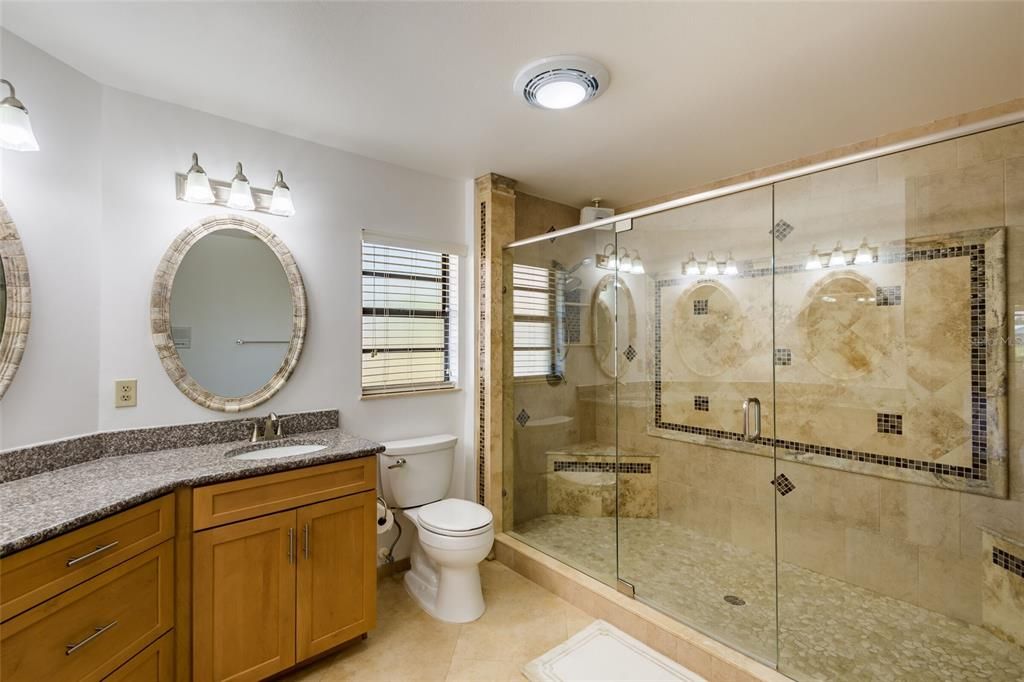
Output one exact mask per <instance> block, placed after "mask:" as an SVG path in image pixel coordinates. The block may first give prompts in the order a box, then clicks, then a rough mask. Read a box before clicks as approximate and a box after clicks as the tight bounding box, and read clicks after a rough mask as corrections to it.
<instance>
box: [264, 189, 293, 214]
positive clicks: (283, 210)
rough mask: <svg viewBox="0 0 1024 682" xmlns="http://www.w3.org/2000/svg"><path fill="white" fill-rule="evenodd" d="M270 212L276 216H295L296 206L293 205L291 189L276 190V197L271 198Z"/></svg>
mask: <svg viewBox="0 0 1024 682" xmlns="http://www.w3.org/2000/svg"><path fill="white" fill-rule="evenodd" d="M270 212H271V213H273V214H274V215H283V216H293V215H295V205H294V204H292V192H291V190H290V189H288V188H287V187H280V186H278V187H275V188H274V196H272V197H271V198H270Z"/></svg>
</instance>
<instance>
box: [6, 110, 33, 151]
mask: <svg viewBox="0 0 1024 682" xmlns="http://www.w3.org/2000/svg"><path fill="white" fill-rule="evenodd" d="M0 147H3V148H4V149H12V150H14V151H18V152H37V151H39V142H37V141H36V136H35V133H33V132H32V123H31V122H30V121H29V120H28V112H27V111H25V110H24V109H21V108H19V107H16V106H12V105H10V104H3V105H0Z"/></svg>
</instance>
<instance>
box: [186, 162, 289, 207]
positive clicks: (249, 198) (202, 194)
mask: <svg viewBox="0 0 1024 682" xmlns="http://www.w3.org/2000/svg"><path fill="white" fill-rule="evenodd" d="M174 180H175V190H176V196H177V198H178V200H179V201H190V202H193V203H199V204H217V205H218V206H226V207H228V208H233V209H237V210H241V211H257V212H259V213H271V214H273V215H278V216H284V217H286V218H287V217H291V216H293V215H295V205H294V204H293V203H292V196H291V188H289V187H288V185H287V184H286V183H285V181H284V174H283V173H281V171H277V179H276V181H275V182H274V187H273V189H260V188H258V187H252V186H251V185H250V184H249V178H247V177H246V176H245V173H243V172H242V164H241V162H239V163H237V164H235V176H234V178H233V179H232V180H231V182H225V181H223V180H212V179H210V178H209V177H208V176H207V175H206V171H204V170H203V167H202V166H200V165H199V157H198V156H197V155H196V154H192V166H191V167H190V168H189V169H188V172H187V173H175V174H174Z"/></svg>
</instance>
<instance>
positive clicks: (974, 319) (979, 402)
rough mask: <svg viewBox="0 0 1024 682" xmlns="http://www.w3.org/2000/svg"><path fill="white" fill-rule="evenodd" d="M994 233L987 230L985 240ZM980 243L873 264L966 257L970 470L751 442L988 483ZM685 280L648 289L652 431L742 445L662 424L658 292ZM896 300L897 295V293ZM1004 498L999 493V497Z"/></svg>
mask: <svg viewBox="0 0 1024 682" xmlns="http://www.w3.org/2000/svg"><path fill="white" fill-rule="evenodd" d="M996 231H998V230H993V231H988V233H987V234H988V235H991V234H993V233H995V232H996ZM985 248H986V247H985V243H984V242H979V243H970V244H955V245H950V246H935V247H924V248H921V247H917V248H915V246H914V245H907V246H905V247H902V248H900V249H895V250H893V251H891V252H887V253H884V254H880V255H879V257H878V258H877V260H876V261H875V262H876V263H910V262H917V261H928V260H937V259H943V258H968V259H969V260H970V302H969V305H970V307H971V325H970V327H971V329H970V338H971V370H972V371H971V466H969V467H966V466H955V465H950V464H942V463H938V462H932V461H922V460H916V459H911V458H907V457H897V456H891V455H881V454H877V453H873V452H862V451H858V450H851V449H846V448H834V447H829V446H825V445H817V444H814V443H801V442H796V441H788V440H783V439H777V438H767V437H764V436H760V437H758V438H756V439H755V440H754V441H752V442H753V443H756V444H758V445H765V446H769V447H772V446H774V447H776V448H781V449H785V450H789V451H791V452H794V453H809V454H816V455H822V456H825V457H831V458H836V459H843V460H849V461H854V462H865V463H869V464H877V465H881V466H884V467H893V468H897V469H907V470H913V471H924V472H928V473H932V474H938V475H940V476H951V477H955V478H960V479H964V480H968V481H988V479H989V476H988V469H989V461H988V456H989V424H988V395H987V384H988V369H987V362H988V359H987V350H988V349H987V337H986V328H985V327H986V321H985V318H986V301H987V298H988V291H987V288H986V267H985V253H986V251H985ZM803 268H804V266H803V265H802V264H792V265H780V266H778V267H776V268H775V269H774V271H773V269H772V268H771V267H770V266H769V267H760V268H750V269H747V270H744V271H741V272H740V273H739V275H738V276H739V277H766V276H772V275H773V274H786V273H793V272H798V271H801V270H803ZM685 282H686V280H684V279H682V278H678V277H677V278H670V279H663V280H656V281H655V284H654V334H653V337H654V338H653V343H654V428H656V429H663V430H666V431H675V432H679V433H687V434H692V435H698V436H706V437H711V438H718V439H722V440H730V441H739V442H743V441H745V439H744V437H743V434H741V433H736V432H733V431H724V430H721V429H709V428H705V427H700V426H691V425H688V424H678V423H673V422H667V421H665V420H664V419H662V379H661V348H662V338H661V327H662V324H661V320H662V290H663V289H664V288H665V287H669V286H679V285H681V284H684V283H685ZM900 296H901V300H902V292H901V293H900ZM1004 494H1005V493H1004Z"/></svg>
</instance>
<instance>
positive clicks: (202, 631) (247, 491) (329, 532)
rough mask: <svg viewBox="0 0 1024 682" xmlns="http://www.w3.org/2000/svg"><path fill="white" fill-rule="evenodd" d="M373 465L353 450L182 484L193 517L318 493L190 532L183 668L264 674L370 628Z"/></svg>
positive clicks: (206, 675)
mask: <svg viewBox="0 0 1024 682" xmlns="http://www.w3.org/2000/svg"><path fill="white" fill-rule="evenodd" d="M375 465H376V462H375V458H362V459H358V460H349V461H347V462H338V463H336V464H329V465H324V466H321V467H311V468H310V469H305V470H302V471H303V472H304V473H303V474H302V475H298V476H297V475H296V473H297V472H287V473H284V474H271V475H267V476H260V477H257V478H251V479H245V480H243V481H234V482H231V483H226V484H217V485H213V486H207V487H206V488H197V489H196V490H195V491H194V493H195V497H194V500H193V509H194V513H195V518H196V520H197V521H198V520H199V519H200V517H202V518H203V519H206V520H209V519H211V518H217V517H218V516H220V517H221V518H232V519H236V518H237V515H238V509H240V508H250V509H257V510H260V511H266V510H278V509H281V507H282V506H288V504H289V502H290V503H291V504H293V505H294V503H295V501H296V500H309V499H323V501H321V502H314V503H312V504H302V505H299V506H293V508H290V509H287V510H284V511H275V512H274V513H270V514H265V515H261V516H255V518H249V519H245V520H235V521H233V522H231V523H224V524H223V525H219V526H216V527H213V528H208V529H205V530H199V531H196V532H195V533H194V535H193V545H192V555H193V556H192V565H193V574H192V582H193V584H192V594H193V608H192V614H193V616H192V661H193V669H192V670H193V679H195V680H196V681H197V682H205V681H212V680H216V681H218V682H219V681H221V680H231V681H233V682H240V681H243V680H259V679H264V678H266V677H269V676H270V675H273V674H274V673H277V672H280V671H281V670H285V669H287V668H289V667H291V666H293V665H295V664H297V663H301V662H302V661H304V660H306V659H307V658H310V657H312V656H314V655H316V654H318V653H321V652H323V651H326V650H328V649H331V648H333V647H335V646H337V645H339V644H342V643H344V642H346V641H348V640H351V639H353V638H355V637H358V636H360V635H362V634H364V633H366V632H368V631H369V630H370V629H372V628H373V627H374V625H375V624H376V547H377V540H376V537H377V536H376V523H375V518H376V511H375V510H376V493H375V491H374V481H375V468H374V467H375ZM339 481H343V482H344V485H339ZM317 482H320V483H322V489H317V485H318V483H317ZM221 486H223V487H221ZM218 488H220V489H219V490H218ZM339 492H342V493H345V494H343V495H341V496H337V495H338V493H339ZM331 496H334V497H333V498H332V499H324V497H331ZM218 500H220V503H218V502H217V501H218Z"/></svg>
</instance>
